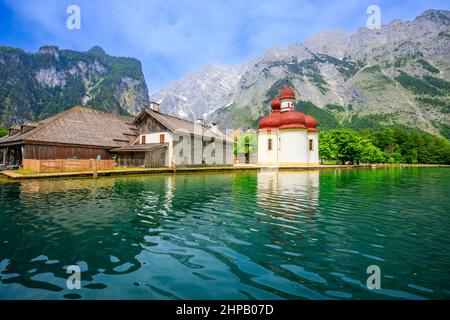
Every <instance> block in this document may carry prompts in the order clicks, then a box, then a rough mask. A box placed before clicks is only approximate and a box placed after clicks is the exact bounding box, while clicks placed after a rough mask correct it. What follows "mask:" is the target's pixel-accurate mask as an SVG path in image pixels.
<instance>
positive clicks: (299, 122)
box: [280, 110, 306, 129]
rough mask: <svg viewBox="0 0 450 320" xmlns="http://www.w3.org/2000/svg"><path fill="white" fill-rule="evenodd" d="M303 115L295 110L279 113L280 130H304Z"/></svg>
mask: <svg viewBox="0 0 450 320" xmlns="http://www.w3.org/2000/svg"><path fill="white" fill-rule="evenodd" d="M305 128H306V127H305V114H303V113H302V112H298V111H295V110H290V111H286V112H281V123H280V129H305Z"/></svg>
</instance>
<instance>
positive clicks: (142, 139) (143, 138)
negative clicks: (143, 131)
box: [141, 135, 145, 144]
mask: <svg viewBox="0 0 450 320" xmlns="http://www.w3.org/2000/svg"><path fill="white" fill-rule="evenodd" d="M141 144H145V136H144V135H142V136H141Z"/></svg>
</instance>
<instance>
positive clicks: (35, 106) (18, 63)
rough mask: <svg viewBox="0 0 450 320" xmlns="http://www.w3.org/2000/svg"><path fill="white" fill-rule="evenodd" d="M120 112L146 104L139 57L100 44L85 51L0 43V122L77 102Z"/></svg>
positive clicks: (44, 113) (52, 111)
mask: <svg viewBox="0 0 450 320" xmlns="http://www.w3.org/2000/svg"><path fill="white" fill-rule="evenodd" d="M85 93H87V94H88V95H89V96H90V101H89V105H90V106H92V107H94V108H96V109H99V110H104V111H110V112H115V113H119V114H135V113H137V112H139V111H140V110H141V108H142V107H144V106H145V105H147V102H148V91H147V85H146V83H145V79H144V76H143V73H142V69H141V63H140V62H139V61H138V60H136V59H133V58H122V57H112V56H110V55H108V54H106V53H105V52H104V51H103V50H102V49H101V48H100V47H93V48H92V49H91V50H89V51H87V52H78V51H71V50H59V48H58V47H56V46H43V47H41V48H40V49H39V50H38V51H37V52H36V53H27V52H25V51H23V50H21V49H17V48H11V47H0V126H9V125H11V124H13V123H21V122H23V121H25V120H30V119H31V120H35V119H42V118H45V117H48V116H50V115H53V114H55V113H57V112H60V111H63V110H65V109H68V108H70V107H72V106H74V105H77V104H81V97H82V95H83V94H85Z"/></svg>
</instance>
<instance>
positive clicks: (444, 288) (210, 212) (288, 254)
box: [0, 168, 450, 299]
mask: <svg viewBox="0 0 450 320" xmlns="http://www.w3.org/2000/svg"><path fill="white" fill-rule="evenodd" d="M75 264H76V265H78V266H79V267H80V269H81V271H82V272H81V286H82V288H81V289H78V290H77V289H74V290H69V289H68V288H67V286H66V280H67V277H68V276H69V275H68V274H67V270H66V269H67V266H69V265H75ZM370 265H377V266H379V268H380V271H381V289H373V290H370V289H368V288H367V285H366V280H367V278H368V277H369V274H367V267H368V266H370ZM65 298H68V299H76V298H81V299H442V298H444V299H449V298H450V169H448V168H406V169H401V168H395V169H351V170H348V169H341V170H324V171H320V172H319V171H304V172H288V171H280V172H274V171H261V172H256V171H255V172H253V171H248V172H235V173H211V174H205V173H204V174H179V175H178V174H177V175H148V176H134V177H131V176H130V177H110V178H99V179H96V180H94V179H72V180H45V181H44V180H35V181H25V182H20V183H17V182H8V181H6V180H0V299H65Z"/></svg>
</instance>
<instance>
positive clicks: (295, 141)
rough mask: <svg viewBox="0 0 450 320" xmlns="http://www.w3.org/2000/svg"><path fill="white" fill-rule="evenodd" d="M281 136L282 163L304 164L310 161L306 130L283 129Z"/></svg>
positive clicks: (280, 161)
mask: <svg viewBox="0 0 450 320" xmlns="http://www.w3.org/2000/svg"><path fill="white" fill-rule="evenodd" d="M280 138H281V139H280V140H281V141H280V149H279V156H278V161H279V164H280V165H304V164H306V163H307V162H308V155H307V151H306V150H307V144H306V143H307V132H306V130H285V131H283V130H281V132H280Z"/></svg>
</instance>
